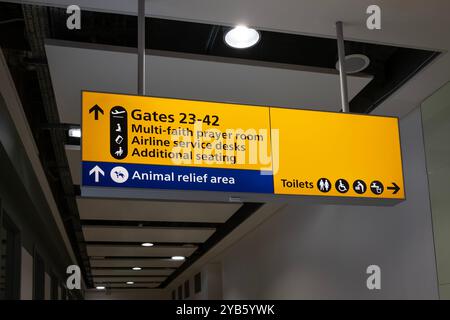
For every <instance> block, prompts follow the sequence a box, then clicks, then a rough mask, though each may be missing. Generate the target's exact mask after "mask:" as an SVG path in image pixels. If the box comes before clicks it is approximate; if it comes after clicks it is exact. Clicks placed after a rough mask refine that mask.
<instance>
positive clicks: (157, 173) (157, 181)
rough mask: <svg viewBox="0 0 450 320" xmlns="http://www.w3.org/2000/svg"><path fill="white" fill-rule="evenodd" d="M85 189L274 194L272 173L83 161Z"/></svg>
mask: <svg viewBox="0 0 450 320" xmlns="http://www.w3.org/2000/svg"><path fill="white" fill-rule="evenodd" d="M82 165H83V170H82V172H83V177H82V179H83V182H82V184H83V185H84V186H98V187H120V188H150V189H173V190H205V191H229V192H255V193H273V175H272V172H271V171H259V170H241V169H219V168H202V167H179V166H164V165H146V164H127V163H120V164H118V163H110V162H87V161H83V163H82Z"/></svg>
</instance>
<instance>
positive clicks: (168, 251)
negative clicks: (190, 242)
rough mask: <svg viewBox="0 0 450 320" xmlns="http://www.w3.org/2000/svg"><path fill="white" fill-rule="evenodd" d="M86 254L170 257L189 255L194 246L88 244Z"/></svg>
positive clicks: (96, 255)
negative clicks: (146, 246)
mask: <svg viewBox="0 0 450 320" xmlns="http://www.w3.org/2000/svg"><path fill="white" fill-rule="evenodd" d="M86 247H87V253H88V256H91V257H92V256H94V257H106V256H108V257H114V256H117V257H119V256H120V257H171V256H185V257H188V256H190V255H191V254H192V253H193V252H194V251H195V250H196V249H197V248H196V247H150V248H144V247H138V246H112V245H111V246H108V245H88V246H86Z"/></svg>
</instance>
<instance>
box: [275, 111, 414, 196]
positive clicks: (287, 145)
mask: <svg viewBox="0 0 450 320" xmlns="http://www.w3.org/2000/svg"><path fill="white" fill-rule="evenodd" d="M270 117H271V126H272V130H273V129H275V130H276V129H278V130H279V133H278V138H277V139H278V142H277V141H276V140H275V137H274V136H273V142H274V143H278V151H277V152H278V154H279V157H278V170H275V168H274V191H275V193H276V194H297V195H300V194H301V195H326V196H346V197H372V198H377V197H382V198H396V199H403V198H404V196H405V195H404V188H403V175H402V161H401V151H400V150H401V149H400V138H399V129H398V120H397V118H390V117H378V116H367V115H356V114H344V113H330V112H317V111H308V110H293V109H282V108H271V109H270ZM273 152H274V153H275V152H276V151H275V149H273ZM274 165H275V164H274ZM397 187H398V188H400V189H399V190H398V189H397ZM388 188H389V189H388Z"/></svg>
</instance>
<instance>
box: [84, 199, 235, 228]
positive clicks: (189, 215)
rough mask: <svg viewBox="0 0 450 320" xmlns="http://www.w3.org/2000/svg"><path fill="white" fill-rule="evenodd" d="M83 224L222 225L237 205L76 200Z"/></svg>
mask: <svg viewBox="0 0 450 320" xmlns="http://www.w3.org/2000/svg"><path fill="white" fill-rule="evenodd" d="M77 204H78V212H79V213H80V218H81V219H83V220H85V219H86V220H89V219H94V220H128V221H179V222H213V223H223V222H225V221H227V220H228V218H230V217H231V216H232V215H233V214H234V213H235V212H236V211H237V210H238V209H239V208H240V207H241V204H238V203H206V202H174V201H172V202H167V201H145V200H126V199H96V198H77Z"/></svg>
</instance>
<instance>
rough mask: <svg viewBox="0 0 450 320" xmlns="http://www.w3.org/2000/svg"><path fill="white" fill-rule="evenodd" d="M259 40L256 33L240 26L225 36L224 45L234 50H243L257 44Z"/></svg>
mask: <svg viewBox="0 0 450 320" xmlns="http://www.w3.org/2000/svg"><path fill="white" fill-rule="evenodd" d="M259 38H260V35H259V32H258V31H256V30H255V29H251V28H248V27H246V26H242V25H240V26H237V27H235V28H233V29H231V30H230V31H228V32H227V33H226V34H225V43H226V44H227V45H229V46H230V47H233V48H236V49H245V48H250V47H252V46H254V45H255V44H257V43H258V41H259Z"/></svg>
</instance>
